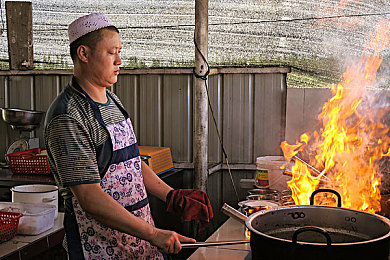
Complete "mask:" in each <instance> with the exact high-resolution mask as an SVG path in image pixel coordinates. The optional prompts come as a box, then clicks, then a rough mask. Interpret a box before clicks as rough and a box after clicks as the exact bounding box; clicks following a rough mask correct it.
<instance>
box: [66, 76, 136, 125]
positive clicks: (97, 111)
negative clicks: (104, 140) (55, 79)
mask: <svg viewBox="0 0 390 260" xmlns="http://www.w3.org/2000/svg"><path fill="white" fill-rule="evenodd" d="M72 86H73V87H74V88H75V89H77V90H78V91H79V92H81V93H83V94H84V96H85V98H86V99H87V101H88V103H89V104H90V105H91V108H92V111H93V114H94V116H95V118H96V120H97V121H98V122H99V123H100V124H101V125H103V126H106V123H104V121H103V117H102V114H101V113H100V109H99V108H98V106H97V104H96V102H95V101H93V100H92V98H91V97H90V96H89V95H88V94H87V92H85V91H84V89H82V88H81V86H80V85H79V83H77V81H76V78H75V77H72ZM106 93H107V95H108V96H109V97H110V98H111V99H112V100H113V101H114V103H115V105H117V107H118V108H119V110H120V111H121V112H122V114H123V116H124V117H125V119H126V120H127V119H128V118H129V114H128V113H127V111H126V110H125V109H124V108H123V107H122V106H121V105H120V104H119V102H118V101H116V100H115V98H113V96H112V95H111V94H110V93H108V92H106Z"/></svg>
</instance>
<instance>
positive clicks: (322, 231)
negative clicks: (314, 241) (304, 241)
mask: <svg viewBox="0 0 390 260" xmlns="http://www.w3.org/2000/svg"><path fill="white" fill-rule="evenodd" d="M307 231H312V232H317V233H320V234H322V235H323V236H324V237H325V238H326V244H327V245H328V246H330V245H331V244H332V239H331V238H330V235H329V233H328V232H327V231H326V230H325V229H322V228H319V227H315V226H307V227H302V228H300V229H298V230H296V231H295V232H294V234H293V236H292V239H291V240H292V242H293V244H296V243H297V239H298V234H300V233H303V232H307Z"/></svg>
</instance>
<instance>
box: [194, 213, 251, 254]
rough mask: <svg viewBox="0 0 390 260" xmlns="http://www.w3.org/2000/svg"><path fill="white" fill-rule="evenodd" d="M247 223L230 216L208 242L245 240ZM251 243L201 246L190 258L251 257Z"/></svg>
mask: <svg viewBox="0 0 390 260" xmlns="http://www.w3.org/2000/svg"><path fill="white" fill-rule="evenodd" d="M244 232H245V224H243V223H240V222H238V221H237V220H234V219H232V218H229V219H228V220H227V221H226V222H225V223H224V224H222V226H220V227H219V228H218V229H217V230H216V231H215V232H214V233H213V234H212V235H211V236H210V237H209V238H208V239H207V240H206V242H215V241H232V240H245V239H246V237H245V233H244ZM250 250H251V247H250V244H249V243H246V244H237V245H224V246H209V247H199V248H198V249H197V250H196V251H195V252H194V253H193V254H192V255H191V256H190V257H189V258H188V259H189V260H203V259H205V260H206V259H207V260H220V259H224V260H230V259H231V260H238V259H251V253H250Z"/></svg>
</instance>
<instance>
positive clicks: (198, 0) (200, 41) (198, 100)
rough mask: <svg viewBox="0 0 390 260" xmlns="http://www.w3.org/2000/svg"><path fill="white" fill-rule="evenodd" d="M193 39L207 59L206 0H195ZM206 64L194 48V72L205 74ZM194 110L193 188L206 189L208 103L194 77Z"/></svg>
mask: <svg viewBox="0 0 390 260" xmlns="http://www.w3.org/2000/svg"><path fill="white" fill-rule="evenodd" d="M195 41H196V43H197V46H198V48H199V50H200V51H201V52H202V54H203V56H204V57H205V59H206V60H207V57H208V0H195ZM206 71H207V65H206V63H205V61H204V60H203V58H202V56H201V54H200V53H199V51H198V50H197V49H196V48H195V72H196V73H197V74H198V75H205V73H206ZM194 103H195V111H194V118H195V119H194V130H195V134H194V175H195V188H196V189H200V190H203V191H206V188H207V177H208V173H207V167H208V166H207V163H208V128H209V127H208V103H207V92H206V86H205V82H204V80H203V79H200V78H195V101H194Z"/></svg>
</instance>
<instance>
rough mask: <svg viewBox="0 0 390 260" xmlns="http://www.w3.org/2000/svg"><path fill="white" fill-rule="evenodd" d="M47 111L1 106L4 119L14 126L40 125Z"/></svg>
mask: <svg viewBox="0 0 390 260" xmlns="http://www.w3.org/2000/svg"><path fill="white" fill-rule="evenodd" d="M44 114H45V112H41V111H34V110H27V109H19V108H1V115H2V118H3V120H4V121H5V122H6V123H8V124H10V125H14V126H22V125H39V124H40V122H41V120H42V117H43V115H44Z"/></svg>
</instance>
